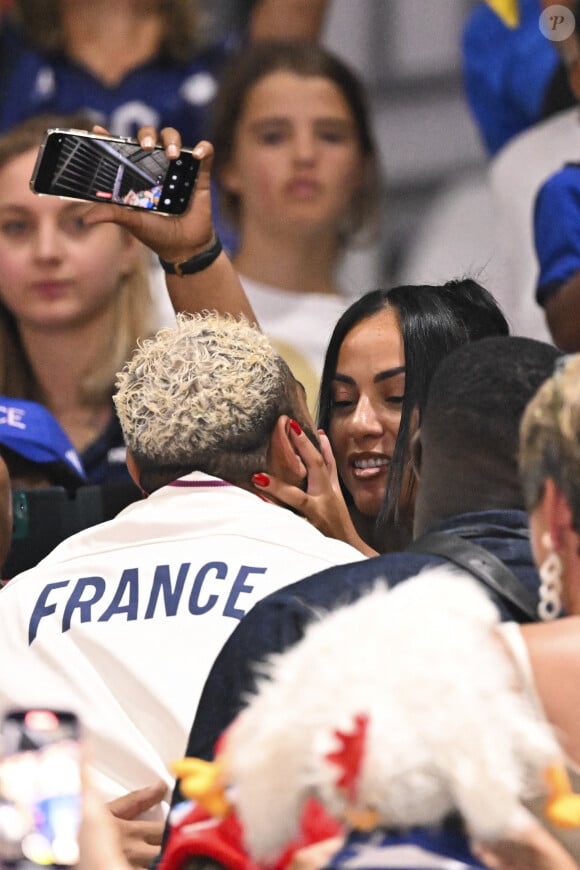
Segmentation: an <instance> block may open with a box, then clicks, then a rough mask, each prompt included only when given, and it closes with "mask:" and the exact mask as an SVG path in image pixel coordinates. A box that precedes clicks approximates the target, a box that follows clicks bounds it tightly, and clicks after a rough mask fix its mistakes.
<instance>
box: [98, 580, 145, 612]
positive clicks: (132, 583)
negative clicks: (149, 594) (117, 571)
mask: <svg viewBox="0 0 580 870" xmlns="http://www.w3.org/2000/svg"><path fill="white" fill-rule="evenodd" d="M138 583H139V572H138V571H137V568H128V569H127V570H126V571H123V573H122V575H121V579H120V580H119V585H118V586H117V591H116V592H115V594H114V595H113V600H112V601H111V603H110V604H109V606H108V607H107V609H106V610H105V612H104V613H103V614H102V616H99V622H108V621H109V619H110V618H111V616H115V614H117V613H126V614H127V620H131V619H137V607H138V605H139V587H138ZM126 592H127V593H128V598H129V600H128V601H127V603H126V604H122V603H121V602H122V601H123V596H124V595H125V593H126Z"/></svg>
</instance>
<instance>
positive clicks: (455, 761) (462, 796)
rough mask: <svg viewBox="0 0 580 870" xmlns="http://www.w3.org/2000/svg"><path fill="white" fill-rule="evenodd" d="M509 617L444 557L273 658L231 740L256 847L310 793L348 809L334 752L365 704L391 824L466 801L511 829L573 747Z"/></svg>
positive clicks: (293, 815)
mask: <svg viewBox="0 0 580 870" xmlns="http://www.w3.org/2000/svg"><path fill="white" fill-rule="evenodd" d="M498 622H499V615H498V612H497V610H496V608H495V607H494V605H493V604H492V603H491V602H490V600H489V599H488V597H487V596H486V595H485V593H484V592H483V591H482V590H481V588H480V587H479V586H478V585H477V584H476V583H475V582H474V581H473V579H472V578H471V577H469V576H466V575H464V574H461V573H460V572H458V571H456V570H455V569H450V568H447V567H445V568H437V569H430V570H427V571H425V572H422V573H421V574H420V575H418V576H417V577H416V578H414V579H412V580H408V581H406V582H405V583H402V584H400V585H398V586H396V587H395V588H394V589H392V590H390V591H389V590H388V589H387V588H386V586H385V585H383V584H380V585H379V586H377V588H376V589H374V590H373V591H372V592H370V593H369V594H367V595H365V596H364V597H363V598H361V599H359V600H358V601H357V602H355V603H354V604H352V605H349V606H347V607H343V608H341V609H339V610H337V611H335V612H333V613H331V614H329V615H326V616H325V617H324V618H321V619H320V620H319V621H316V622H314V623H313V624H312V625H311V626H310V627H309V628H308V630H307V632H306V635H305V637H304V639H303V640H302V641H301V642H300V643H298V644H297V645H296V646H294V647H293V648H292V649H290V650H289V651H287V652H286V653H283V654H281V655H277V656H274V657H273V658H272V659H271V660H270V661H269V662H268V663H266V666H265V676H264V678H263V679H261V681H260V684H259V686H258V690H257V693H256V695H255V697H254V698H253V699H252V701H251V703H250V704H249V706H248V707H247V709H246V710H245V711H244V712H243V713H242V715H241V716H240V717H239V718H238V720H237V721H236V723H234V725H233V726H232V728H231V729H230V732H229V734H228V738H227V742H226V747H225V761H226V768H227V771H228V779H229V781H230V782H231V783H232V784H233V787H234V794H235V803H236V806H237V810H238V813H239V817H240V819H241V821H242V824H243V826H244V830H245V840H246V844H247V846H248V848H249V850H250V852H251V853H252V854H253V855H254V856H255V857H256V858H257V859H260V860H264V859H267V858H269V857H270V856H272V855H275V854H276V853H277V852H278V851H279V850H280V848H281V847H283V846H284V845H285V844H286V843H287V842H288V841H289V840H290V839H291V838H292V837H293V836H294V835H295V834H296V832H297V828H298V821H299V818H300V814H301V809H302V806H303V803H304V800H305V798H306V797H307V796H308V795H315V796H316V797H318V798H319V799H320V800H321V801H322V802H323V803H324V804H325V806H326V807H327V808H328V809H329V810H330V811H331V812H332V813H334V814H335V815H337V816H338V817H339V818H342V817H344V813H345V809H346V806H347V803H348V800H347V797H346V795H345V793H344V789H340V788H338V787H337V785H336V782H337V779H338V778H339V775H340V770H339V769H338V768H337V766H336V765H335V764H334V763H332V762H330V761H329V760H328V759H327V758H326V756H327V754H328V753H330V752H332V751H335V750H336V749H337V748H339V747H340V743H339V741H338V740H337V738H336V731H337V730H339V731H344V732H349V731H352V728H353V722H354V717H355V716H357V715H358V714H366V715H367V716H368V731H367V736H366V744H365V752H364V757H363V760H362V765H361V769H360V772H359V776H358V778H357V794H356V801H355V803H356V806H358V807H360V808H372V809H374V810H376V811H377V812H378V814H379V816H380V819H381V822H382V823H383V824H387V825H391V826H410V825H432V824H436V823H437V822H439V821H440V820H441V819H442V818H443V817H444V816H445V815H446V814H447V813H448V812H449V811H450V810H452V809H453V808H455V809H458V810H459V811H460V813H461V814H462V815H463V817H464V819H465V821H466V823H467V825H468V827H469V829H470V831H471V832H472V833H473V834H474V835H475V836H477V837H480V838H483V839H495V838H497V837H499V836H501V835H502V833H504V832H505V831H506V830H507V829H509V827H510V826H511V825H512V824H513V822H514V820H515V819H516V818H517V816H518V811H519V810H520V807H521V803H520V801H521V799H522V798H524V797H529V796H531V795H532V794H534V793H535V794H537V793H539V792H540V791H541V777H542V772H543V770H544V769H545V768H546V767H547V766H548V765H549V764H552V763H554V761H558V760H559V759H560V758H561V754H560V751H559V748H558V745H557V742H556V740H555V738H554V736H553V734H552V731H551V729H550V727H549V726H548V725H547V723H545V722H543V721H540V720H539V719H538V715H537V713H536V712H535V710H534V708H533V706H532V704H531V703H529V702H528V699H527V698H526V697H525V696H523V695H522V694H521V693H519V692H518V691H517V690H515V675H514V671H513V668H512V664H511V660H510V659H509V657H508V656H507V655H506V653H505V652H504V649H503V647H502V645H501V643H500V642H499V641H498V638H497V635H496V632H495V627H496V625H497V624H498Z"/></svg>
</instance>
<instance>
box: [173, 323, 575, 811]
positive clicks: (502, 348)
mask: <svg viewBox="0 0 580 870" xmlns="http://www.w3.org/2000/svg"><path fill="white" fill-rule="evenodd" d="M558 356H559V351H558V350H557V349H556V348H554V347H552V346H551V345H548V344H544V343H542V342H538V341H534V340H532V339H527V338H514V337H501V338H487V339H482V340H480V341H477V342H473V343H470V344H466V345H464V346H463V347H461V348H459V349H458V350H455V351H454V352H453V353H451V354H450V355H449V356H448V357H447V358H446V359H444V360H443V362H442V363H441V364H440V366H439V367H438V369H437V371H436V373H435V375H434V377H433V380H432V382H431V385H430V388H429V396H428V401H427V405H426V408H425V411H424V413H423V417H422V419H421V423H420V431H419V432H418V433H417V435H416V436H415V441H414V445H413V452H414V461H415V465H416V467H417V470H418V474H419V477H420V482H419V486H418V494H417V502H416V508H415V529H414V531H415V536H416V538H417V537H419V536H421V535H423V534H425V533H426V532H428V531H432V530H434V529H437V530H441V531H444V532H446V533H450V532H453V533H454V534H456V535H458V536H460V537H462V538H464V539H468V540H471V541H472V542H473V543H475V544H478V545H479V546H481V547H483V548H484V549H485V550H486V551H487V552H488V553H491V554H492V555H493V556H496V557H497V558H498V559H500V560H501V561H502V562H503V563H504V565H505V566H507V567H508V568H509V569H511V571H512V573H513V574H514V575H515V577H516V578H517V581H519V584H518V583H517V582H516V586H518V585H521V586H523V587H524V590H523V595H524V597H525V596H526V595H527V596H528V598H531V599H532V601H537V591H538V587H539V577H538V575H537V572H536V569H535V567H534V563H533V559H532V553H531V550H530V544H529V538H528V527H527V515H526V513H525V509H524V505H523V497H522V494H521V491H520V485H519V479H518V466H517V451H518V436H519V423H520V419H521V416H522V414H523V411H524V408H525V406H526V404H527V402H528V401H529V400H530V399H531V398H532V396H533V395H534V393H535V392H536V390H537V389H538V387H539V386H540V384H541V383H542V382H543V381H544V380H546V378H548V377H549V376H550V375H551V374H552V371H553V367H554V362H555V360H556V359H557V357H558ZM444 561H445V560H444V559H443V558H442V557H440V556H435V555H430V554H428V553H420V552H401V553H386V554H384V555H381V556H377V557H375V558H372V559H368V560H366V561H362V562H357V563H354V564H350V565H340V566H338V567H336V568H330V569H328V570H325V571H322V572H320V573H319V574H315V575H313V576H311V577H308V578H307V579H305V580H301V581H299V582H297V583H294V584H292V585H291V586H286V587H285V588H284V589H281V590H280V591H278V592H275V593H274V594H273V595H270V596H268V597H267V598H265V599H263V600H262V601H260V602H258V604H257V605H256V606H255V607H254V608H253V610H252V611H251V612H250V613H249V614H248V615H247V616H246V617H245V618H244V619H243V620H242V621H241V623H240V625H239V626H238V627H237V628H236V630H235V631H234V633H233V634H232V635H231V636H230V638H229V640H228V642H227V643H226V645H225V646H224V647H223V649H222V651H221V653H220V655H219V656H218V658H217V660H216V662H215V664H214V666H213V668H212V670H211V673H210V675H209V677H208V679H207V682H206V684H205V688H204V691H203V694H202V698H201V702H200V704H199V707H198V711H197V715H196V718H195V722H194V725H193V728H192V731H191V734H190V739H189V743H188V746H187V751H186V754H187V755H188V756H197V757H201V758H205V759H210V758H212V757H213V750H214V745H215V742H216V740H217V738H218V737H219V735H220V734H221V732H222V731H223V730H224V729H225V728H226V727H227V726H228V725H229V724H230V722H231V721H232V720H233V719H234V717H235V716H236V715H237V713H238V712H239V710H240V709H241V708H242V706H243V705H244V702H245V700H246V698H247V696H248V693H249V692H251V690H252V687H253V677H254V674H255V672H256V668H257V663H259V662H260V661H261V660H263V659H264V658H265V657H266V656H268V655H270V654H272V653H275V652H279V651H282V650H284V649H286V648H287V647H289V646H291V645H292V644H294V643H296V642H297V641H298V640H300V639H301V638H302V636H303V634H304V630H305V627H306V625H307V624H308V623H309V622H310V621H311V620H312V619H313V618H315V617H316V616H317V615H318V614H320V613H321V612H324V611H327V610H330V609H332V608H334V607H336V606H337V605H341V604H346V603H349V602H351V601H354V600H356V599H357V598H359V597H360V596H361V595H363V594H364V593H365V592H366V591H367V590H368V589H369V588H370V587H372V586H373V584H374V583H375V582H376V580H377V579H378V578H385V579H386V580H387V581H388V583H389V585H390V586H393V585H396V584H397V583H400V582H401V581H404V580H406V579H408V578H409V577H412V576H414V575H415V574H417V573H418V572H419V571H420V570H421V569H423V568H425V567H427V566H435V565H439V564H441V563H442V562H444ZM486 590H487V591H488V593H489V594H490V596H491V597H492V599H493V600H494V602H495V604H496V605H497V606H498V607H499V610H500V612H501V616H502V619H504V620H515V621H518V622H524V621H526V617H525V616H523V614H522V612H521V610H520V609H519V608H518V607H517V606H514V604H513V603H512V602H511V601H509V600H507V599H506V598H505V597H504V595H503V593H502V591H501V590H500V591H499V592H494V591H492V590H491V589H489V588H488V587H487V586H486ZM528 619H533V616H530V617H528ZM313 667H316V663H315V662H313ZM178 799H180V797H179V792H178V790H177V789H176V794H175V795H174V803H175V802H176V800H178Z"/></svg>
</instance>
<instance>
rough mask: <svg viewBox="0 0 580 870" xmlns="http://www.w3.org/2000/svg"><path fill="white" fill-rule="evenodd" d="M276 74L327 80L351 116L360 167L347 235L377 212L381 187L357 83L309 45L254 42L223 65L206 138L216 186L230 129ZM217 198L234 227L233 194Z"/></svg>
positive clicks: (228, 155)
mask: <svg viewBox="0 0 580 870" xmlns="http://www.w3.org/2000/svg"><path fill="white" fill-rule="evenodd" d="M281 70H283V71H287V72H292V73H295V74H296V75H298V76H305V77H306V76H307V77H312V76H320V77H321V78H325V79H328V80H329V81H330V82H332V83H333V84H334V85H335V86H336V88H337V89H338V90H339V91H340V93H341V94H342V96H343V97H344V99H345V100H346V102H347V104H348V107H349V109H350V111H351V112H352V116H353V119H354V125H355V129H356V134H357V138H358V142H359V146H360V150H361V154H362V158H363V160H364V161H365V164H366V173H365V179H364V183H363V185H362V187H361V189H360V191H359V192H358V195H357V197H356V201H355V202H353V205H352V209H351V216H350V218H351V220H350V223H351V226H350V227H348V229H347V230H346V232H345V235H346V236H348V235H352V234H354V233H356V232H357V231H358V230H359V229H362V227H363V226H365V225H366V224H367V223H370V222H371V221H372V218H375V217H376V216H377V214H378V209H379V199H380V189H381V184H380V172H379V163H378V158H377V149H376V145H375V142H374V139H373V134H372V132H371V125H370V120H369V111H368V107H367V101H366V94H365V90H364V87H363V84H362V82H360V81H359V79H358V78H357V77H356V75H355V74H354V72H352V71H351V70H350V69H349V67H348V66H346V64H345V63H344V62H343V61H342V60H340V59H339V58H338V57H337V56H336V55H334V54H332V53H331V52H329V51H326V50H325V49H324V48H322V46H320V45H318V44H317V43H315V42H308V41H304V40H288V41H285V40H272V41H269V40H260V41H257V42H255V43H253V44H250V45H248V46H246V47H245V48H244V49H242V51H241V52H239V53H238V54H237V55H236V56H235V57H234V59H233V60H232V61H231V62H230V63H229V64H228V67H227V69H226V70H225V71H224V73H223V76H222V79H221V84H220V88H219V92H218V95H217V97H216V102H215V106H214V109H213V124H212V126H213V132H212V136H211V139H212V142H213V144H214V148H215V157H214V164H213V166H214V175H215V178H216V179H217V181H218V183H219V181H220V177H221V175H222V173H223V171H224V169H225V168H226V167H227V166H228V165H229V163H230V162H231V160H232V156H233V153H234V149H235V147H236V131H237V127H238V123H239V120H240V117H241V115H242V112H243V110H244V106H245V102H246V99H247V96H248V93H249V91H250V90H251V89H252V88H253V86H254V85H255V84H256V83H257V82H259V81H260V80H261V79H263V78H264V77H265V76H267V75H270V73H274V72H279V71H281ZM221 199H222V207H223V210H224V213H225V215H226V216H227V217H228V218H229V219H230V220H232V221H233V223H234V224H237V222H238V219H239V214H240V201H239V196H237V195H236V194H235V193H230V192H228V191H225V190H222V191H221Z"/></svg>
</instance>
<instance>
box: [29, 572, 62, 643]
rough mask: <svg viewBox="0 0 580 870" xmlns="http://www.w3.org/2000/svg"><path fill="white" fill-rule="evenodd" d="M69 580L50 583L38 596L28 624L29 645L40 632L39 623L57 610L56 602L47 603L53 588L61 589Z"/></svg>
mask: <svg viewBox="0 0 580 870" xmlns="http://www.w3.org/2000/svg"><path fill="white" fill-rule="evenodd" d="M69 582H70V581H69V580H61V581H60V582H59V583H49V584H48V586H45V587H44V589H43V590H42V592H41V593H40V595H39V596H38V601H37V602H36V604H35V605H34V610H33V611H32V616H31V617H30V623H29V625H28V646H30V644H31V643H32V641H33V640H34V638H35V637H36V635H37V632H38V623H39V622H40V620H41V619H42V618H43V617H44V616H50V614H51V613H54V612H55V610H56V604H49V605H47V603H46V600H47V598H48V596H49V595H50V593H51V592H52V590H53V589H59V588H60V587H62V586H68V584H69Z"/></svg>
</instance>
